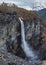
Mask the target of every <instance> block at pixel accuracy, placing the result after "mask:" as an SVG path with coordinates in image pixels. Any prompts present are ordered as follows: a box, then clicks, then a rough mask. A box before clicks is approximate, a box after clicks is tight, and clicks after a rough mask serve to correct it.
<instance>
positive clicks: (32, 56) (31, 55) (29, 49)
mask: <svg viewBox="0 0 46 65" xmlns="http://www.w3.org/2000/svg"><path fill="white" fill-rule="evenodd" d="M19 20H20V22H21V38H22V45H21V46H22V49H23V51H24V52H25V54H26V56H27V57H28V58H30V59H29V61H30V62H31V60H34V61H35V60H36V59H37V58H38V56H37V55H36V54H35V52H34V51H33V49H32V47H30V46H29V44H28V43H27V42H26V40H25V30H24V22H23V21H22V20H21V18H19Z"/></svg>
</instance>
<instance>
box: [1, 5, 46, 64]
mask: <svg viewBox="0 0 46 65" xmlns="http://www.w3.org/2000/svg"><path fill="white" fill-rule="evenodd" d="M19 17H22V18H23V19H22V20H23V22H24V27H25V35H26V41H27V42H28V43H29V45H30V46H32V48H33V50H34V51H36V52H37V54H38V56H39V59H40V60H41V61H43V60H46V36H45V35H46V30H44V27H43V26H41V25H43V24H42V23H41V20H40V17H39V16H38V15H37V14H36V13H34V12H32V11H26V10H25V9H21V8H17V7H16V8H14V7H8V6H0V50H1V51H2V50H4V48H5V51H6V52H7V53H11V54H13V55H15V56H19V57H21V58H22V59H25V60H26V61H27V60H28V59H27V57H26V55H25V53H24V51H23V50H22V48H21V24H20V21H19ZM0 53H1V52H0ZM3 53H4V52H3ZM1 54H2V53H1ZM0 58H1V55H0ZM6 60H7V59H6ZM16 60H17V59H16ZM15 63H16V62H15ZM19 63H20V62H19ZM24 63H25V62H24ZM22 64H23V63H22ZM31 64H33V63H31ZM11 65H12V64H11ZM13 65H14V64H13ZM18 65H19V64H18ZM20 65H21V64H20ZM25 65H26V64H25ZM28 65H29V64H28Z"/></svg>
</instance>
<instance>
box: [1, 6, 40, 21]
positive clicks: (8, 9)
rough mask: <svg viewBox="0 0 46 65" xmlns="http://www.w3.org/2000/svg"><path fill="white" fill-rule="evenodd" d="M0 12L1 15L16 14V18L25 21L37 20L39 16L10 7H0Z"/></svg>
mask: <svg viewBox="0 0 46 65" xmlns="http://www.w3.org/2000/svg"><path fill="white" fill-rule="evenodd" d="M0 12H3V13H13V12H16V13H17V16H20V17H23V18H24V19H25V20H27V19H36V18H39V16H38V15H37V14H36V13H34V12H32V11H27V10H25V9H23V8H18V7H10V6H2V5H0Z"/></svg>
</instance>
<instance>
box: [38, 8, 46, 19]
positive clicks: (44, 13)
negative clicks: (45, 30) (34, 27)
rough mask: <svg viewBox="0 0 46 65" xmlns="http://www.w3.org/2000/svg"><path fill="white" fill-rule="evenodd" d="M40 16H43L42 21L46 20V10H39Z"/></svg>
mask: <svg viewBox="0 0 46 65" xmlns="http://www.w3.org/2000/svg"><path fill="white" fill-rule="evenodd" d="M38 14H39V15H40V16H41V18H42V20H46V8H44V9H41V10H39V11H38Z"/></svg>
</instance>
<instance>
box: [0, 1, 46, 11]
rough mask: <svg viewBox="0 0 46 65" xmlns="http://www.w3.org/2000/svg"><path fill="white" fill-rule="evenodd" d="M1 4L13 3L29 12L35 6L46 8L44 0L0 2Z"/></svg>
mask: <svg viewBox="0 0 46 65" xmlns="http://www.w3.org/2000/svg"><path fill="white" fill-rule="evenodd" d="M1 2H7V3H15V4H16V5H17V6H19V7H22V8H26V9H29V10H30V9H32V8H36V7H35V6H37V8H46V0H0V3H1ZM39 6H40V7H39Z"/></svg>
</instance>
